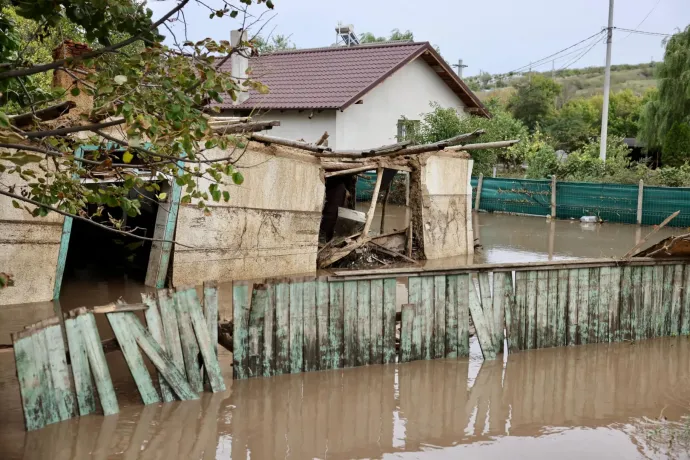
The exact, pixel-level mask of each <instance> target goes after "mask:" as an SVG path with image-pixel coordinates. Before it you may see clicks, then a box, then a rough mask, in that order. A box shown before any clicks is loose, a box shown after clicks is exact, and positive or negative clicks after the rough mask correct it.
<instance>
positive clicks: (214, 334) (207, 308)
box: [203, 281, 218, 355]
mask: <svg viewBox="0 0 690 460" xmlns="http://www.w3.org/2000/svg"><path fill="white" fill-rule="evenodd" d="M203 305H204V318H205V319H206V324H207V327H208V335H209V338H210V339H211V344H212V345H213V349H214V353H215V354H216V355H218V282H217V281H204V302H203Z"/></svg>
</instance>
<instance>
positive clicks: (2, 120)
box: [0, 112, 11, 128]
mask: <svg viewBox="0 0 690 460" xmlns="http://www.w3.org/2000/svg"><path fill="white" fill-rule="evenodd" d="M10 124H11V123H10V118H9V117H8V116H7V115H6V114H5V113H4V112H0V126H2V127H5V128H9V127H10Z"/></svg>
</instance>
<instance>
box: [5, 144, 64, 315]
mask: <svg viewBox="0 0 690 460" xmlns="http://www.w3.org/2000/svg"><path fill="white" fill-rule="evenodd" d="M4 151H6V150H4ZM3 165H4V166H5V167H7V168H10V167H12V166H14V165H12V164H11V163H8V162H3ZM45 166H46V167H48V163H47V162H46V164H45ZM30 169H33V170H34V171H35V172H36V173H37V175H40V169H39V168H38V167H31V168H30ZM2 180H3V185H7V186H11V185H17V186H20V185H23V184H24V182H23V181H22V180H21V179H20V178H19V177H18V175H16V174H4V175H2ZM16 190H17V192H18V191H19V188H17V189H16ZM29 208H30V209H31V208H33V207H32V206H30V207H29ZM62 222H63V217H62V216H61V215H59V214H56V213H50V214H48V216H46V217H33V216H31V214H29V212H28V211H27V210H26V209H24V206H23V205H22V206H21V207H20V208H15V207H14V205H13V204H12V200H11V199H10V198H8V197H5V196H0V272H4V273H9V274H11V275H12V276H13V279H14V286H11V287H7V288H5V289H2V290H0V305H11V304H15V303H25V302H40V301H44V300H50V299H52V298H53V288H54V286H55V270H56V267H57V260H58V251H59V249H60V238H61V236H62Z"/></svg>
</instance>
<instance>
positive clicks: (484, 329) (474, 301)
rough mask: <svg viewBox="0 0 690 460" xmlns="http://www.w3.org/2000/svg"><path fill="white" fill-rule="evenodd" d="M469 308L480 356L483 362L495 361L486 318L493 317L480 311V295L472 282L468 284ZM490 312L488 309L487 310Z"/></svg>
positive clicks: (494, 352) (494, 351) (494, 350)
mask: <svg viewBox="0 0 690 460" xmlns="http://www.w3.org/2000/svg"><path fill="white" fill-rule="evenodd" d="M469 306H470V314H471V315H472V322H473V323H474V329H475V331H476V332H477V339H478V340H479V346H480V347H481V349H482V355H483V356H484V359H485V360H492V359H496V349H495V347H494V346H493V342H492V333H491V330H490V329H489V326H488V324H487V321H488V319H489V318H488V317H489V316H491V319H493V316H492V315H490V314H486V312H485V311H484V310H483V309H482V304H481V295H480V294H479V293H478V292H477V289H476V288H475V286H474V283H473V282H472V280H470V283H469ZM488 311H490V309H489V310H488Z"/></svg>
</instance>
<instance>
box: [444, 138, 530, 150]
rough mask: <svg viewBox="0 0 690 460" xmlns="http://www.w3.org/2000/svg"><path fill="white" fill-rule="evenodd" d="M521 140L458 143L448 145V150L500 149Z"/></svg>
mask: <svg viewBox="0 0 690 460" xmlns="http://www.w3.org/2000/svg"><path fill="white" fill-rule="evenodd" d="M518 142H520V139H513V140H511V141H498V142H484V143H481V144H466V145H456V146H454V147H447V148H446V150H451V151H458V150H465V151H467V150H485V149H499V148H503V147H510V146H511V145H515V144H517V143H518Z"/></svg>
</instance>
